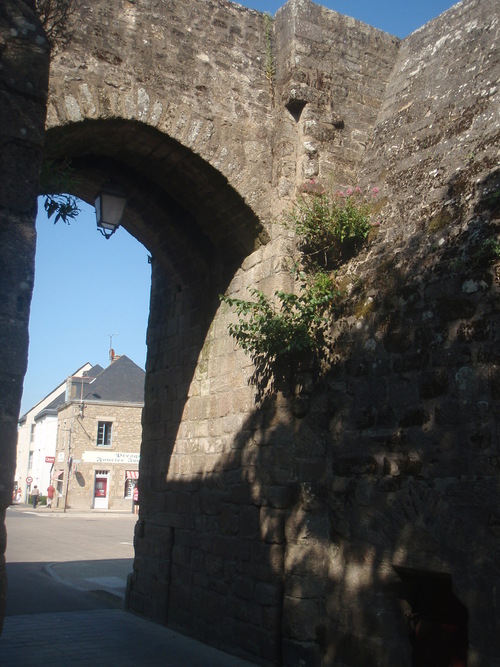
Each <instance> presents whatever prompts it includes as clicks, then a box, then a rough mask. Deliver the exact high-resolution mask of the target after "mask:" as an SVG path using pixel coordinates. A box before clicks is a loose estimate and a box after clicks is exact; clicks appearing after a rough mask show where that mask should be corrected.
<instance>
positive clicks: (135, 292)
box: [21, 0, 455, 414]
mask: <svg viewBox="0 0 500 667" xmlns="http://www.w3.org/2000/svg"><path fill="white" fill-rule="evenodd" d="M239 4H241V5H244V6H246V7H250V8H252V9H257V10H258V11H262V12H269V13H270V14H275V13H276V11H277V10H278V9H279V8H280V7H281V6H282V5H283V4H284V2H280V1H266V0H249V1H248V2H240V3H239ZM319 4H322V5H323V6H325V7H328V8H329V9H334V10H335V11H338V12H340V13H341V14H346V15H348V16H352V17H354V18H356V19H359V20H361V21H364V22H365V23H368V24H370V25H372V26H374V27H376V28H380V29H381V30H385V31H386V32H389V33H391V34H393V35H396V36H398V37H405V36H406V35H408V34H409V33H411V32H413V31H414V30H416V29H417V28H419V27H420V26H422V25H424V24H425V23H427V22H428V21H430V20H431V19H433V18H435V17H436V16H438V15H439V14H441V13H442V12H444V11H445V10H446V9H449V8H450V7H451V6H452V5H453V4H455V3H454V2H449V1H446V0H420V1H419V2H412V1H411V0H410V1H408V2H405V3H404V5H403V3H402V2H401V0H377V2H375V0H327V1H325V2H322V3H319ZM81 207H82V213H81V214H80V216H79V217H78V220H76V221H74V222H73V223H72V224H71V225H65V224H64V223H63V222H58V223H57V225H54V224H53V223H52V222H51V221H48V220H47V217H46V215H45V213H44V211H43V206H42V205H40V206H39V214H38V218H37V233H38V241H37V254H36V270H35V289H34V293H33V300H32V310H31V318H30V350H29V359H28V371H27V374H26V378H25V383H24V393H23V399H22V406H21V414H24V412H26V411H27V410H29V409H30V408H31V407H33V406H34V405H35V404H36V403H37V402H38V401H40V400H41V399H42V398H44V397H45V396H46V395H47V394H48V393H49V392H50V391H52V389H54V387H56V386H57V385H58V384H59V383H60V382H63V381H64V380H65V379H66V377H67V376H68V375H69V374H71V373H72V372H74V371H75V370H76V369H77V368H79V367H80V366H81V365H83V364H84V363H85V362H87V361H89V362H90V363H92V364H100V365H101V366H103V367H105V366H107V364H108V356H109V354H108V352H109V347H110V336H111V335H113V339H112V342H113V348H114V349H115V351H116V353H117V354H126V355H127V356H128V357H130V358H131V359H132V360H133V361H135V363H136V364H138V365H139V366H142V367H143V368H144V365H145V360H146V327H147V318H148V312H149V290H150V283H151V267H150V265H149V264H148V261H147V258H148V253H147V251H146V249H145V248H144V247H143V246H142V245H141V244H139V243H138V242H137V241H136V240H135V239H134V238H133V237H132V236H130V234H128V232H126V231H125V230H124V229H123V228H120V229H119V230H118V232H117V233H116V234H115V235H114V236H113V237H112V238H111V239H110V240H109V241H107V240H106V239H104V237H103V236H101V235H100V234H99V233H98V232H97V231H96V227H95V215H94V209H93V208H91V207H89V206H87V205H86V204H84V203H83V202H82V204H81Z"/></svg>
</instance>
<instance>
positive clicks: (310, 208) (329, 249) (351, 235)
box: [287, 181, 378, 268]
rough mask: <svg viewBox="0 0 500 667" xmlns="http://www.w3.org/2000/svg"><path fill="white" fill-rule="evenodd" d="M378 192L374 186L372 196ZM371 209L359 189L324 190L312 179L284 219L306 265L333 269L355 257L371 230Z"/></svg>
mask: <svg viewBox="0 0 500 667" xmlns="http://www.w3.org/2000/svg"><path fill="white" fill-rule="evenodd" d="M377 192H378V190H377V189H376V188H374V190H373V191H372V195H373V196H376V194H377ZM370 208H371V205H370V202H369V201H367V199H366V196H365V195H364V194H363V192H362V191H361V188H356V189H354V190H351V189H349V190H347V191H346V193H344V192H342V191H340V192H335V193H327V192H324V191H322V189H320V188H318V187H317V186H316V184H315V183H314V181H311V182H309V183H308V184H306V186H304V194H303V195H301V196H300V197H299V198H298V199H297V202H296V204H295V207H294V209H293V210H292V212H291V214H290V216H289V219H288V221H287V222H288V225H289V226H291V227H293V229H294V231H295V232H296V234H297V235H298V238H299V248H300V250H301V252H302V255H303V261H304V262H305V264H306V265H311V264H312V265H313V266H318V265H321V266H323V267H326V268H335V267H336V266H338V265H340V264H341V263H342V262H344V261H346V260H347V259H349V258H350V257H352V256H354V255H355V254H356V253H357V252H358V251H359V250H360V249H361V247H362V245H363V243H364V242H365V241H366V239H367V238H368V234H369V233H370V229H371V227H372V223H371V220H370Z"/></svg>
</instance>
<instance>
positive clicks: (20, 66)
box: [0, 0, 49, 629]
mask: <svg viewBox="0 0 500 667" xmlns="http://www.w3.org/2000/svg"><path fill="white" fill-rule="evenodd" d="M33 7H34V2H15V1H11V0H5V2H2V5H1V7H0V174H1V177H0V266H1V273H0V291H1V298H0V350H1V353H0V355H1V356H0V522H1V524H0V629H1V626H2V625H3V612H4V609H5V594H6V589H5V587H6V582H5V560H4V552H5V546H6V536H5V525H4V517H5V509H6V507H8V505H9V504H10V502H11V500H12V489H13V482H14V470H15V456H16V440H17V420H18V416H19V408H20V404H21V395H22V386H23V378H24V374H25V372H26V366H27V360H28V317H29V308H30V303H31V293H32V289H33V271H34V253H35V226H34V222H35V214H36V195H37V185H38V171H39V168H40V164H41V157H42V156H41V146H42V141H43V127H44V120H45V108H46V107H45V105H46V98H47V87H48V67H49V61H48V59H49V54H48V45H47V42H46V40H45V38H44V36H43V33H42V31H41V30H40V26H39V23H38V21H37V19H36V17H35V15H34V12H33Z"/></svg>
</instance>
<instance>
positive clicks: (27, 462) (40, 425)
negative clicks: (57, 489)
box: [14, 362, 102, 502]
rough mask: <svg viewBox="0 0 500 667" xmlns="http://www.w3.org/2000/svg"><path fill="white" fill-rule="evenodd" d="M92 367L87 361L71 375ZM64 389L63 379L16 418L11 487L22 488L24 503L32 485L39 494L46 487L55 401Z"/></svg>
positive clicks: (54, 436)
mask: <svg viewBox="0 0 500 667" xmlns="http://www.w3.org/2000/svg"><path fill="white" fill-rule="evenodd" d="M91 368H92V364H90V363H88V362H87V363H86V364H84V365H83V366H81V367H80V368H79V369H78V370H77V371H76V372H75V373H73V374H72V375H73V376H82V375H83V374H84V373H87V372H88V371H90V369H91ZM94 368H95V367H94ZM99 368H100V370H102V368H101V367H99ZM65 392H66V380H64V382H61V384H59V385H58V386H57V387H56V388H55V389H53V390H52V391H51V392H50V393H49V394H47V396H45V398H42V400H41V401H39V402H38V403H37V404H36V405H34V406H33V407H32V408H31V409H30V410H28V412H26V413H25V414H24V415H23V416H22V417H20V419H19V429H18V436H17V462H16V472H15V477H14V489H16V490H17V489H21V500H22V501H23V502H24V501H26V500H27V499H28V494H29V492H30V490H31V489H32V488H33V487H34V486H35V485H36V486H38V488H39V489H40V492H41V493H42V494H45V493H46V490H47V487H48V486H49V480H50V472H51V469H52V468H53V464H54V457H55V453H56V441H57V404H58V402H59V401H62V402H64V398H65Z"/></svg>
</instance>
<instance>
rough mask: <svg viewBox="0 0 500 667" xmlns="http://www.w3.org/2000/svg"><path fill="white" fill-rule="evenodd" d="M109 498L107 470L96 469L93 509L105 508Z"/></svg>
mask: <svg viewBox="0 0 500 667" xmlns="http://www.w3.org/2000/svg"><path fill="white" fill-rule="evenodd" d="M108 499H109V470H96V472H95V482H94V509H95V510H107V509H108Z"/></svg>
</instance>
